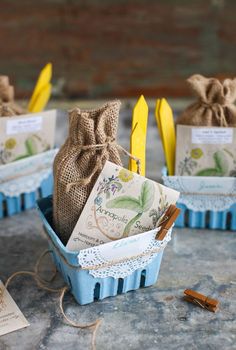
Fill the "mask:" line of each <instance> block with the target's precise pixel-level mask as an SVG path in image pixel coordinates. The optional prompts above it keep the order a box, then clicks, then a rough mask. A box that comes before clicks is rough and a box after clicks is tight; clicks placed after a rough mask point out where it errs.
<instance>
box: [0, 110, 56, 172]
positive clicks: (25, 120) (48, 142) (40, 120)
mask: <svg viewBox="0 0 236 350" xmlns="http://www.w3.org/2000/svg"><path fill="white" fill-rule="evenodd" d="M56 116H57V111H56V110H51V111H44V112H40V113H33V114H25V115H20V116H13V117H3V118H0V165H2V164H7V163H10V162H14V161H16V160H20V159H23V158H26V157H29V156H33V155H36V154H38V153H42V152H45V151H48V150H50V149H52V148H54V139H55V127H56Z"/></svg>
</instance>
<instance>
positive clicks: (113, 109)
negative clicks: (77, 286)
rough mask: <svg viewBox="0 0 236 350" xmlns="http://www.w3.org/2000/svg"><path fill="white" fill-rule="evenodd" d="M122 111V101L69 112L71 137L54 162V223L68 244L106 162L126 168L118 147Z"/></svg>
mask: <svg viewBox="0 0 236 350" xmlns="http://www.w3.org/2000/svg"><path fill="white" fill-rule="evenodd" d="M119 109H120V101H113V102H109V103H107V104H105V105H104V106H103V107H101V108H99V109H95V110H90V111H81V110H80V109H79V108H75V109H73V110H72V111H70V112H69V136H68V138H67V140H66V142H65V144H64V145H63V146H62V147H61V149H60V150H59V152H58V154H57V156H56V158H55V161H54V195H53V219H54V227H55V230H56V232H57V233H58V234H59V237H60V239H61V240H62V242H63V243H64V244H65V243H67V241H68V239H69V237H70V235H71V233H72V231H73V228H74V227H75V224H76V222H77V220H78V218H79V216H80V214H81V211H82V210H83V207H84V205H85V203H86V201H87V198H88V196H89V194H90V192H91V190H92V188H93V186H94V184H95V182H96V180H97V177H98V175H99V173H100V172H101V170H102V168H103V166H104V164H105V162H106V160H110V161H111V162H113V163H115V164H118V165H122V163H121V159H120V156H119V152H118V147H116V143H115V139H116V134H117V126H118V117H119ZM104 144H105V146H103V145H104ZM96 145H102V146H101V147H99V146H98V147H96Z"/></svg>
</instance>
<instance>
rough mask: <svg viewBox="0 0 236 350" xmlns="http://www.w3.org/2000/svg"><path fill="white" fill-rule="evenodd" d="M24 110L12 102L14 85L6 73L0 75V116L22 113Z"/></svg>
mask: <svg viewBox="0 0 236 350" xmlns="http://www.w3.org/2000/svg"><path fill="white" fill-rule="evenodd" d="M23 113H24V110H23V108H21V107H20V106H19V105H18V104H16V103H15V102H14V87H13V86H12V85H10V83H9V78H8V76H6V75H1V76H0V117H12V116H14V115H20V114H23Z"/></svg>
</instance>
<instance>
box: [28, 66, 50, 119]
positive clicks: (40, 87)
mask: <svg viewBox="0 0 236 350" xmlns="http://www.w3.org/2000/svg"><path fill="white" fill-rule="evenodd" d="M51 78H52V64H51V63H48V64H46V66H45V67H44V68H43V69H42V70H41V72H40V74H39V77H38V80H37V83H36V85H35V88H34V91H33V94H32V97H31V99H30V102H29V105H28V111H29V112H36V110H35V107H34V104H35V102H36V100H37V99H38V98H39V95H40V94H45V95H46V96H47V93H48V91H49V88H48V85H49V83H50V81H51ZM50 92H51V90H50ZM46 96H45V97H46ZM45 97H43V98H42V99H44V100H46V98H45ZM49 97H50V95H49ZM48 99H49V98H48ZM44 107H45V106H43V108H44ZM41 110H42V109H41ZM37 112H40V110H38V109H37Z"/></svg>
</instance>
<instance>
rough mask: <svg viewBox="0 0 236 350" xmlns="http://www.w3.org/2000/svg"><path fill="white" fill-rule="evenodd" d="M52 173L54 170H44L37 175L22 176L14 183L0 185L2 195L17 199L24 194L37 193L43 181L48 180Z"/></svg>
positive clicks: (13, 181)
mask: <svg viewBox="0 0 236 350" xmlns="http://www.w3.org/2000/svg"><path fill="white" fill-rule="evenodd" d="M51 173H52V169H51V168H49V169H44V170H41V171H39V172H37V173H35V174H31V175H28V176H22V177H20V178H17V179H15V180H12V181H8V182H5V183H3V184H0V193H3V194H4V195H5V196H7V197H17V196H19V195H21V194H22V193H30V192H34V191H36V190H37V189H38V188H39V187H40V185H41V183H42V181H43V180H45V179H47V178H48V177H49V176H50V174H51Z"/></svg>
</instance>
